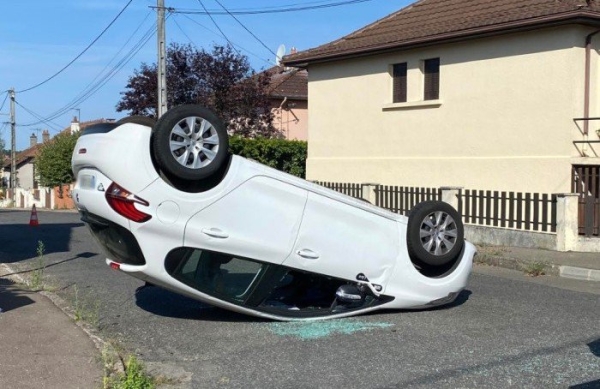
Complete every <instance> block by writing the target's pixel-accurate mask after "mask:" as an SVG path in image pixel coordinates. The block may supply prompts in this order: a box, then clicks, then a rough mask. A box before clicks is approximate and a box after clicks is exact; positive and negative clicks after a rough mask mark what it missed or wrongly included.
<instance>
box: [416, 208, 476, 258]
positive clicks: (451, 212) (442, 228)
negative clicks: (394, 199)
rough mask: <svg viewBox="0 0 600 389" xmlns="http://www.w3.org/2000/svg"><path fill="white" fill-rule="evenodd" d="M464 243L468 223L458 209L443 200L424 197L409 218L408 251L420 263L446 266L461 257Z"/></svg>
mask: <svg viewBox="0 0 600 389" xmlns="http://www.w3.org/2000/svg"><path fill="white" fill-rule="evenodd" d="M463 245H464V226H463V223H462V220H461V218H460V215H459V214H458V212H457V211H456V210H455V209H454V208H453V207H452V206H451V205H450V204H448V203H445V202H442V201H424V202H422V203H419V204H417V205H415V206H414V207H413V209H412V210H411V212H410V215H409V218H408V232H407V246H408V251H409V254H410V256H411V258H412V259H413V261H415V262H417V263H419V262H420V263H424V264H426V265H429V266H444V265H447V264H449V263H451V262H452V261H454V260H455V259H457V258H458V256H459V255H460V252H461V250H462V248H463Z"/></svg>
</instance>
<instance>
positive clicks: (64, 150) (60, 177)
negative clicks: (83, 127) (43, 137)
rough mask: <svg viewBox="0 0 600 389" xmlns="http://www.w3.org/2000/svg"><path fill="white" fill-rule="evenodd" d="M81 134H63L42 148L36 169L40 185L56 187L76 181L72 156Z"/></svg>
mask: <svg viewBox="0 0 600 389" xmlns="http://www.w3.org/2000/svg"><path fill="white" fill-rule="evenodd" d="M78 137H79V132H76V133H74V134H65V133H61V134H58V135H57V136H55V137H54V138H52V140H50V141H49V142H46V143H44V144H43V145H41V146H40V149H39V151H38V153H37V155H36V157H35V169H36V172H37V175H38V178H39V182H40V185H42V186H48V187H55V186H60V185H62V184H66V183H71V182H73V181H74V180H75V178H74V176H73V171H72V170H71V155H72V154H73V150H74V149H75V143H76V142H77V138H78Z"/></svg>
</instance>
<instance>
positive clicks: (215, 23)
mask: <svg viewBox="0 0 600 389" xmlns="http://www.w3.org/2000/svg"><path fill="white" fill-rule="evenodd" d="M198 3H200V5H201V6H202V8H204V11H205V12H206V15H208V17H209V18H210V20H212V22H213V24H214V25H215V27H217V30H219V32H221V35H223V38H225V40H226V41H227V43H229V45H230V46H231V47H233V49H234V50H235V51H236V53H238V55H242V54H241V53H240V52H239V50H238V49H236V47H235V46H234V45H233V43H231V41H230V40H229V38H227V35H225V33H224V32H223V30H221V27H219V25H218V24H217V22H216V21H215V19H214V18H213V17H212V15H211V14H210V13H209V12H208V11H207V10H206V7H205V6H204V3H202V0H198Z"/></svg>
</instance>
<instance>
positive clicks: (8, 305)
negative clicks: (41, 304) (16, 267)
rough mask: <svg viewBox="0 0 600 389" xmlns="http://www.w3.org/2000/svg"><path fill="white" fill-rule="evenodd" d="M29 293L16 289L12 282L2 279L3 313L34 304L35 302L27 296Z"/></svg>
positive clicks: (0, 303)
mask: <svg viewBox="0 0 600 389" xmlns="http://www.w3.org/2000/svg"><path fill="white" fill-rule="evenodd" d="M27 293H28V292H24V291H22V290H19V289H16V288H15V287H14V282H12V281H11V280H7V279H4V278H0V308H2V311H3V312H7V311H11V310H13V309H18V308H21V307H24V306H26V305H30V304H33V303H34V301H33V300H32V299H30V298H29V297H27V296H26V294H27Z"/></svg>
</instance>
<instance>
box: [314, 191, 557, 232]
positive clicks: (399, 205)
mask: <svg viewBox="0 0 600 389" xmlns="http://www.w3.org/2000/svg"><path fill="white" fill-rule="evenodd" d="M317 184H319V185H322V186H325V187H327V188H330V189H333V190H336V191H338V192H341V193H344V194H347V195H349V196H352V197H360V196H361V195H362V187H363V186H364V185H363V184H355V183H334V182H317ZM374 191H375V205H377V206H379V207H381V208H385V209H388V210H390V211H392V212H396V213H400V214H402V215H407V214H408V213H409V212H410V210H411V209H412V207H414V206H415V205H416V204H418V203H420V202H422V201H428V200H438V201H440V200H441V199H442V189H441V188H419V187H412V186H411V187H409V186H387V185H375V188H374ZM457 197H458V198H457V200H458V212H459V213H460V214H461V215H462V217H463V221H464V223H468V224H476V225H483V226H490V227H503V228H511V229H518V230H527V231H538V232H556V204H557V196H556V195H554V194H545V193H543V194H541V193H520V192H506V191H490V190H472V189H466V190H465V189H460V190H458V194H457Z"/></svg>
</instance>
